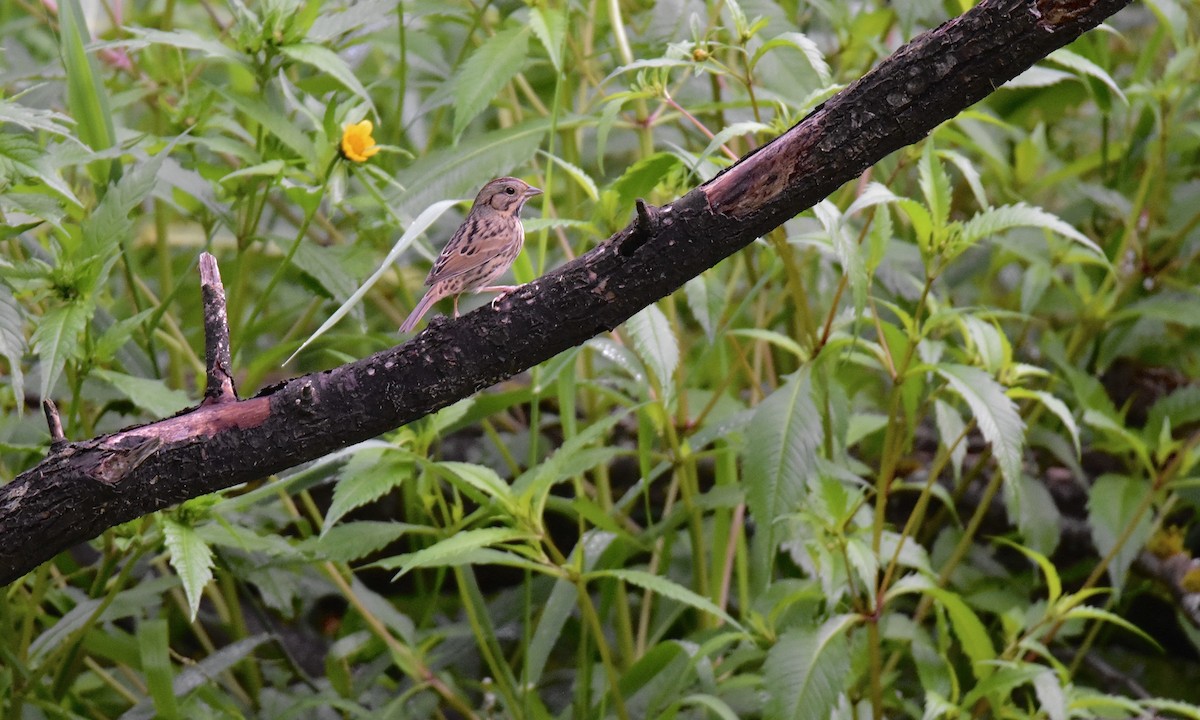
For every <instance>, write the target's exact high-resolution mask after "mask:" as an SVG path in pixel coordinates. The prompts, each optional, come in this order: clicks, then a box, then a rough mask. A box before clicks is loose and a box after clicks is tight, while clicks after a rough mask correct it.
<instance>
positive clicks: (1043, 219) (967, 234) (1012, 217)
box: [960, 203, 1108, 264]
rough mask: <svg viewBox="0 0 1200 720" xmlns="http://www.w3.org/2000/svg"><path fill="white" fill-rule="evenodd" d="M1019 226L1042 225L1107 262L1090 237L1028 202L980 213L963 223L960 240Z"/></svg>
mask: <svg viewBox="0 0 1200 720" xmlns="http://www.w3.org/2000/svg"><path fill="white" fill-rule="evenodd" d="M1019 227H1032V228H1041V229H1043V230H1049V231H1050V232H1053V233H1056V234H1058V235H1062V236H1063V237H1065V238H1067V239H1068V240H1073V241H1074V242H1076V243H1079V244H1080V245H1082V246H1084V247H1085V248H1087V249H1088V250H1090V251H1092V252H1093V253H1095V254H1096V255H1097V256H1098V257H1099V258H1100V259H1101V260H1103V261H1104V263H1105V264H1107V263H1108V258H1107V257H1105V255H1104V251H1103V250H1101V249H1100V246H1099V245H1097V244H1096V243H1094V242H1092V241H1091V239H1089V238H1088V236H1086V235H1084V234H1083V233H1081V232H1079V231H1078V230H1076V229H1075V228H1074V227H1072V226H1071V225H1069V224H1068V223H1066V222H1064V221H1063V220H1061V219H1060V218H1059V217H1058V216H1057V215H1055V214H1053V213H1050V212H1047V211H1045V210H1043V209H1041V208H1039V207H1033V206H1032V205H1026V204H1025V203H1017V204H1016V205H1002V206H1000V207H996V208H990V209H987V210H984V211H982V212H979V213H977V214H976V215H975V216H974V217H972V218H971V219H970V220H968V221H966V222H964V223H963V224H962V233H961V236H960V237H961V242H962V243H963V244H964V245H972V244H974V243H975V242H977V241H979V240H981V239H983V238H986V237H988V236H990V235H995V234H997V233H1001V232H1004V231H1006V230H1011V229H1013V228H1019Z"/></svg>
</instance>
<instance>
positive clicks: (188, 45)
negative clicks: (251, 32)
mask: <svg viewBox="0 0 1200 720" xmlns="http://www.w3.org/2000/svg"><path fill="white" fill-rule="evenodd" d="M123 29H124V30H126V31H128V32H130V33H132V34H133V35H134V36H135V37H136V38H138V39H137V40H121V41H117V42H115V43H106V45H118V46H125V47H128V48H131V49H136V48H139V47H145V46H147V45H165V46H167V47H173V48H176V49H179V50H198V51H200V52H201V53H203V54H204V55H205V56H206V57H210V58H217V59H220V60H229V61H232V62H243V61H244V60H245V58H244V57H243V56H242V55H241V53H239V52H237V51H236V50H234V49H233V48H231V47H229V46H228V45H225V44H224V43H222V42H220V41H218V40H214V39H211V38H206V37H203V36H201V35H198V34H196V33H194V32H192V31H191V30H155V29H154V28H141V27H129V26H127V25H126V26H123Z"/></svg>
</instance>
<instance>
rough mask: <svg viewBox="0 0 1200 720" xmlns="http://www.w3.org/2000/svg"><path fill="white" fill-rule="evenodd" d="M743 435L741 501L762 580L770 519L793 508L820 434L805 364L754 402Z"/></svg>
mask: <svg viewBox="0 0 1200 720" xmlns="http://www.w3.org/2000/svg"><path fill="white" fill-rule="evenodd" d="M746 435H747V438H746V449H745V455H744V457H745V467H746V506H747V508H748V509H749V510H750V516H751V517H752V518H754V522H755V523H756V525H757V531H756V533H755V536H754V541H755V544H754V553H755V559H754V563H755V565H756V567H755V571H756V572H757V573H759V577H758V581H759V582H760V583H765V582H766V581H767V578H768V577H769V575H770V573H769V568H770V566H771V564H772V557H773V556H774V553H775V548H776V545H777V539H776V533H777V530H776V527H775V523H776V520H777V519H778V518H780V517H782V516H784V515H787V514H788V513H792V512H795V511H796V509H797V508H798V507H799V504H800V499H801V498H802V497H803V495H804V489H805V484H806V483H807V481H808V478H809V477H810V476H811V475H812V474H813V473H814V472H815V471H816V467H817V457H818V455H817V454H818V451H819V449H820V447H821V443H822V442H823V440H824V437H825V433H824V428H823V426H822V424H821V416H820V414H819V413H818V411H817V406H816V403H815V402H814V401H813V388H812V373H811V370H810V366H808V365H805V366H804V367H802V368H801V369H800V370H799V371H798V372H797V373H796V374H795V375H793V376H792V378H791V379H789V380H788V382H787V383H786V384H785V385H784V386H783V387H781V388H779V389H778V390H776V391H775V392H773V393H771V394H770V395H768V396H767V398H766V399H765V400H763V401H762V403H761V404H759V406H758V408H757V409H755V411H754V418H753V419H752V420H751V421H750V426H749V427H748V428H747V431H746Z"/></svg>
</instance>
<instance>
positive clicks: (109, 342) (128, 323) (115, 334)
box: [92, 308, 157, 363]
mask: <svg viewBox="0 0 1200 720" xmlns="http://www.w3.org/2000/svg"><path fill="white" fill-rule="evenodd" d="M156 309H157V308H147V309H145V310H143V311H141V312H140V313H138V314H137V315H134V316H132V317H127V318H123V319H121V320H118V321H116V322H114V323H113V324H112V325H109V326H108V329H107V330H105V331H104V334H103V335H101V336H100V337H99V338H98V339H97V340H96V343H95V345H93V347H92V359H93V360H94V361H96V362H98V363H105V362H108V361H109V360H112V358H113V356H114V355H116V354H117V351H118V350H120V349H121V348H122V347H124V345H125V343H126V342H128V341H129V338H130V337H131V336H132V335H133V332H134V330H136V329H137V328H138V326H140V325H141V324H142V323H143V322H145V321H146V318H148V317H150V316H151V315H153V314H154V312H155V310H156Z"/></svg>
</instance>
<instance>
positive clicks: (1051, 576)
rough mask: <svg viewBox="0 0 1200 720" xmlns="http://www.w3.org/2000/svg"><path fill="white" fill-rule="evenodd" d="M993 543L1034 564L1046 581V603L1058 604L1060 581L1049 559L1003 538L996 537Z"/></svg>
mask: <svg viewBox="0 0 1200 720" xmlns="http://www.w3.org/2000/svg"><path fill="white" fill-rule="evenodd" d="M995 541H996V542H998V543H1000V544H1002V545H1007V546H1008V547H1010V548H1012V549H1013V550H1016V551H1017V552H1019V553H1021V554H1022V555H1024V556H1025V557H1027V558H1029V559H1030V560H1032V561H1033V562H1034V563H1036V564H1037V566H1038V568H1039V569H1040V570H1041V571H1042V577H1043V578H1045V580H1046V602H1048V603H1049V604H1051V605H1053V604H1054V603H1056V602H1058V599H1059V598H1060V597H1062V579H1061V578H1059V576H1058V569H1057V568H1055V567H1054V563H1052V562H1050V558H1048V557H1046V556H1045V555H1043V554H1042V553H1040V552H1037V551H1036V550H1031V549H1030V548H1027V547H1025V546H1024V545H1018V544H1017V543H1015V542H1013V541H1011V540H1007V539H1005V538H1000V537H998V538H995Z"/></svg>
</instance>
